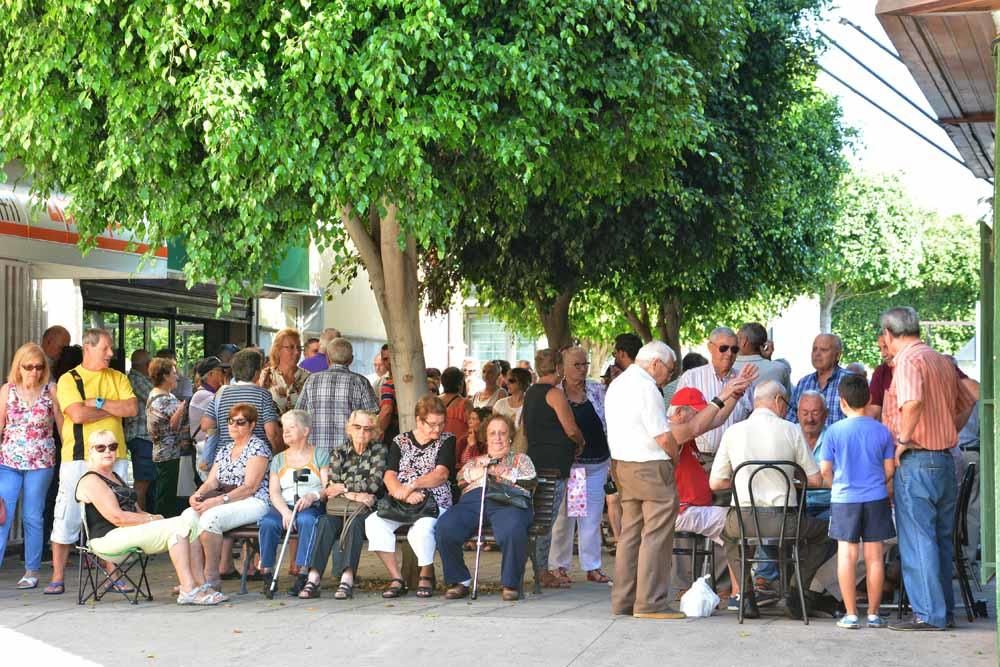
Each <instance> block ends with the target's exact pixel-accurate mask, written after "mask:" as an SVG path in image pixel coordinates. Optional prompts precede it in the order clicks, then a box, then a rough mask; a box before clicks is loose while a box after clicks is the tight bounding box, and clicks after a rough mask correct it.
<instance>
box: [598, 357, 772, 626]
mask: <svg viewBox="0 0 1000 667" xmlns="http://www.w3.org/2000/svg"><path fill="white" fill-rule="evenodd" d="M674 364H675V359H674V353H673V350H671V349H670V348H669V347H668V346H667V345H666V344H664V343H662V342H659V341H653V342H652V343H647V344H646V345H644V346H643V347H642V348H640V349H639V352H638V353H637V354H636V358H635V363H634V364H632V365H631V366H629V367H628V368H627V369H626V370H625V372H624V373H622V374H621V375H620V376H618V379H616V380H615V381H614V382H612V383H611V386H610V387H609V388H608V394H607V398H606V399H605V408H604V409H605V416H606V419H607V424H608V447H609V449H610V450H611V459H612V464H611V465H612V474H613V475H614V478H615V481H616V483H617V485H618V489H619V493H620V495H621V504H622V528H621V535H620V537H619V540H618V551H617V557H616V559H615V585H614V588H613V589H612V592H611V611H612V613H613V614H630V615H632V616H635V617H637V618H658V619H675V618H684V614H681V613H679V612H675V611H672V610H670V608H669V607H668V601H669V599H670V597H669V595H670V569H671V567H670V565H671V560H672V551H673V542H674V520H675V518H676V516H677V488H676V483H675V480H674V462H675V461H676V460H677V457H678V454H679V445H678V443H679V442H685V441H687V440H690V439H691V438H693V437H695V436H697V435H698V434H700V433H703V432H704V431H706V430H708V429H711V428H715V427H718V426H719V425H721V424H722V423H723V422H724V421H725V420H726V419H727V418H728V417H729V415H730V413H731V412H732V410H733V408H734V406H735V405H736V403H737V401H738V400H739V398H740V396H741V395H742V393H743V391H745V390H746V388H747V387H748V386H749V385H750V382H751V381H753V379H754V373H755V369H753V368H752V367H751V368H748V369H747V370H746V371H745V372H744V373H741V374H740V376H738V377H736V378H734V379H733V380H732V381H730V382H729V383H727V384H726V385H725V386H724V387H722V389H721V390H720V391H719V392H718V393H715V392H713V393H712V396H713V398H712V400H711V402H710V404H709V408H708V409H706V410H702V411H701V412H699V413H698V414H697V415H695V416H694V417H693V418H692V419H691V420H690V421H688V422H686V423H684V424H674V425H670V424H669V423H668V422H667V411H666V406H664V404H663V396H662V394H661V393H660V388H661V387H663V385H665V384H666V383H667V380H668V379H669V378H670V375H671V373H672V372H673V367H674Z"/></svg>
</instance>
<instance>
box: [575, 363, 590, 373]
mask: <svg viewBox="0 0 1000 667" xmlns="http://www.w3.org/2000/svg"><path fill="white" fill-rule="evenodd" d="M573 368H575V369H577V370H578V371H582V370H583V369H584V368H590V362H589V361H578V362H577V363H575V364H573Z"/></svg>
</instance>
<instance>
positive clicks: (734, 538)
mask: <svg viewBox="0 0 1000 667" xmlns="http://www.w3.org/2000/svg"><path fill="white" fill-rule="evenodd" d="M879 324H880V333H879V335H878V345H879V349H880V351H881V353H882V357H883V360H884V363H883V364H882V365H881V366H879V367H878V368H877V369H875V371H874V373H873V375H872V378H871V382H870V383H869V381H868V377H867V370H866V369H865V368H864V367H863V366H861V365H860V364H849V365H847V366H842V365H841V361H842V359H841V356H842V353H843V348H842V344H841V341H840V339H839V338H838V337H837V336H835V335H833V334H821V335H819V336H817V337H816V339H815V341H814V343H813V349H812V365H813V367H814V368H813V371H814V372H811V373H809V374H807V375H805V376H804V377H802V378H801V379H800V380H799V381H798V382H797V383H796V384H794V385H793V384H792V383H791V377H792V373H791V368H790V367H789V365H788V364H787V362H785V361H784V360H782V359H780V358H774V349H773V344H772V343H771V342H770V341H768V336H767V332H766V329H765V328H764V327H763V326H761V325H760V324H758V323H748V324H745V325H743V326H742V327H740V328H739V329H738V331H733V330H732V329H730V328H728V327H719V328H717V329H715V330H714V331H713V332H712V333H711V335H710V337H709V340H708V344H707V349H708V354H709V358H707V359H706V358H705V357H702V356H701V355H698V354H696V353H690V354H688V355H686V356H685V357H684V358H683V360H681V361H680V369H679V370H678V371H675V368H676V366H677V365H678V360H677V358H676V355H675V352H674V351H673V350H672V349H671V348H670V347H668V346H667V345H665V344H663V343H660V342H655V341H654V342H651V343H646V344H645V345H644V344H643V343H642V341H641V339H639V338H638V337H637V336H635V335H634V334H622V335H619V336H618V337H617V338H616V340H615V346H614V357H613V361H612V362H611V363H610V364H609V365H608V366H607V368H606V369H605V371H604V374H603V376H602V377H601V379H600V380H596V379H591V373H590V370H591V364H592V363H602V362H603V361H604V360H600V359H598V360H592V359H590V358H589V355H588V352H587V351H586V350H585V349H584V348H582V347H578V346H568V347H565V348H563V349H560V350H553V349H543V350H539V351H538V352H537V353H536V355H535V358H534V360H533V364H532V363H529V362H528V361H523V360H522V361H517V362H516V363H515V364H514V365H513V366H512V365H511V364H510V363H508V362H507V361H505V360H502V359H495V360H491V361H488V362H487V363H485V364H483V365H482V367H481V380H480V382H479V386H478V387H471V386H470V380H471V379H472V376H473V375H474V372H473V371H474V369H470V368H468V367H467V366H466V367H464V368H458V367H450V368H446V369H444V370H443V371H438V370H437V369H427V387H428V392H429V393H428V394H427V395H425V396H423V397H422V398H421V399H420V400H419V401H417V403H416V406H415V410H414V414H413V418H414V419H413V420H412V423H413V426H412V428H411V429H410V430H401V420H400V414H399V408H398V404H397V401H396V394H395V384H394V381H393V376H392V360H391V355H390V353H389V349H388V347H387V346H383V348H382V349H381V350H380V352H379V354H378V355H376V357H375V359H374V360H373V367H374V370H375V373H374V374H373V375H371V376H365V375H362V374H360V373H357V372H355V371H353V370H351V366H352V364H353V363H354V361H355V360H354V356H353V347H352V345H351V343H350V342H349V341H348V340H346V339H345V338H343V337H341V336H340V333H339V332H338V331H336V330H334V329H327V330H325V331H324V332H323V334H322V335H321V336H320V337H318V338H310V339H308V340H305V341H304V342H303V340H302V337H301V335H300V334H299V332H297V331H295V330H293V329H285V330H282V331H280V332H278V333H277V334H276V335H275V337H274V339H273V342H272V345H271V349H270V350H269V351H268V353H267V354H266V356H265V354H264V352H263V351H262V350H260V349H258V348H252V347H250V348H246V349H243V350H240V349H238V348H236V347H235V346H233V345H228V344H227V345H225V346H223V347H222V349H220V350H219V352H218V354H216V355H213V356H209V357H206V358H204V359H202V360H201V361H199V362H198V363H197V365H196V366H195V369H194V370H195V378H194V382H193V383H192V382H190V380H188V379H187V378H186V377H185V376H184V375H183V374H182V373H179V371H178V367H177V362H176V358H175V356H174V355H173V353H172V351H170V350H161V351H158V352H157V353H156V354H155V355H151V354H150V353H149V352H148V351H146V350H137V351H135V352H134V353H133V354H132V355H131V368H130V371H129V373H128V375H125V374H123V373H120V372H118V371H116V370H114V369H112V368H111V367H110V363H111V361H112V358H113V357H114V354H115V350H114V346H113V339H112V337H111V335H110V334H109V333H108V332H106V331H103V330H100V329H91V330H88V331H86V332H85V333H84V335H83V338H82V340H81V343H82V345H80V346H74V345H70V342H71V341H70V336H69V334H68V332H66V330H65V329H62V328H61V327H53V328H52V329H50V330H48V331H46V332H45V334H44V336H43V338H42V340H41V342H40V344H35V343H27V344H25V345H23V346H22V347H21V348H20V349H18V350H17V352H16V354H15V355H14V359H13V363H12V366H11V369H10V373H9V376H8V381H7V383H6V384H5V385H3V387H2V388H0V425H2V428H3V441H2V446H0V497H2V499H3V500H4V502H5V505H6V508H7V511H8V513H11V514H12V513H13V510H14V508H15V507H16V506H17V505H18V501H19V498H20V499H21V500H20V507H21V517H22V519H21V520H22V525H23V532H24V544H25V550H24V551H25V573H24V576H23V577H22V578H21V579H20V581H19V582H18V584H17V586H18V588H22V589H29V588H35V587H37V586H38V584H39V577H40V571H41V558H42V551H43V546H44V542H45V537H44V536H45V532H46V525H45V524H46V521H45V518H44V515H45V505H46V497H47V496H48V495H49V489H50V487H52V488H53V489H54V491H55V503H54V510H53V512H52V519H51V528H48V530H49V531H50V537H49V541H50V542H51V548H52V563H53V565H52V577H51V580H50V581H49V582H48V584H47V586H46V587H45V589H44V592H45V593H46V594H51V595H58V594H61V593H63V592H64V591H65V576H64V575H65V567H66V561H67V557H68V554H69V552H70V550H71V548H72V545H74V544H75V543H76V542H77V540H78V537H79V534H80V527H81V520H85V521H86V523H87V527H88V529H89V537H90V546H91V548H92V549H93V550H94V551H95V552H96V553H98V554H99V555H101V556H102V557H104V558H106V560H108V561H114V560H115V558H116V555H117V554H120V553H121V552H122V551H123V550H124V549H125V548H126V547H129V546H138V547H141V548H142V549H144V550H146V551H147V552H150V553H155V552H164V551H165V552H168V553H169V555H170V558H171V562H172V563H173V565H174V568H175V570H176V572H177V576H178V580H179V582H180V583H179V586H178V587H177V590H176V594H177V601H178V603H179V604H198V605H211V604H218V603H219V602H221V601H223V600H225V599H226V596H225V595H224V594H223V593H222V591H221V588H222V583H221V582H222V580H223V579H226V578H230V577H233V576H235V568H234V566H233V561H232V552H233V549H232V545H231V544H230V543H228V542H227V540H226V538H225V534H226V532H227V531H230V530H232V529H234V528H237V527H240V526H244V525H247V524H257V525H258V526H259V541H260V558H259V564H257V565H256V567H257V568H258V569H259V574H258V575H257V577H258V578H261V579H264V578H267V579H270V575H271V574H272V572H273V570H274V568H275V567H276V555H277V553H276V552H277V551H278V549H279V545H280V544H281V542H282V537H283V536H284V535H285V533H286V531H288V530H289V529H290V527H292V526H294V528H295V531H296V533H297V546H296V548H295V550H294V553H293V554H291V558H292V560H293V562H294V566H295V567H296V569H297V571H298V572H299V574H298V576H297V577H296V578H295V581H294V583H293V584H292V586H291V587H290V589H289V590H288V593H289V594H290V595H293V596H297V597H300V598H304V599H309V598H316V597H319V596H320V595H321V592H322V590H323V588H322V579H323V575H324V572H325V571H326V568H327V565H328V563H329V562H330V560H331V558H332V568H333V577H334V578H335V579H336V583H335V585H333V586H332V587H331V588H333V597H334V598H335V599H347V598H351V597H353V593H354V585H355V581H356V578H357V576H358V567H359V562H360V555H361V551H362V549H363V547H364V543H365V541H367V543H368V549H369V550H370V551H371V552H374V553H375V554H377V556H378V558H379V560H380V561H381V562H382V564H383V565H384V567H385V571H386V574H387V575H388V584H387V585H386V586H385V588H384V590H383V591H382V596H383V597H385V598H396V597H399V596H401V595H404V594H406V593H408V587H407V582H406V581H405V580H404V578H403V576H402V572H401V568H400V562H399V554H398V549H397V529H398V528H399V527H400V526H408V527H409V528H408V531H407V532H406V537H405V539H406V540H407V541H408V543H409V545H410V547H411V548H412V550H413V553H414V554H415V556H416V562H417V565H418V566H419V568H420V573H419V581H418V585H417V587H416V590H415V591H414V594H415V595H416V596H418V597H430V596H432V595H434V594H435V591H436V590H437V583H438V582H437V580H436V575H435V568H434V559H435V554H438V555H439V556H440V558H441V561H442V574H443V576H444V582H443V583H444V591H445V592H444V597H445V598H447V599H459V598H463V597H465V596H467V595H468V594H469V592H470V585H471V579H472V577H471V574H470V572H469V569H468V567H467V565H466V563H465V553H464V552H465V550H466V549H467V548H468V546H469V540H470V538H471V537H473V536H475V535H476V532H477V529H478V526H479V518H480V511H481V510H480V508H482V511H483V513H484V516H485V521H486V522H487V523H488V525H489V526H490V527H491V529H492V539H493V540H495V547H496V548H498V549H499V550H500V552H501V558H502V565H501V582H500V583H501V586H502V591H501V595H502V597H503V599H504V600H510V601H513V600H517V599H518V597H519V591H520V588H521V582H522V579H523V577H524V572H525V568H526V562H527V560H528V557H529V554H528V547H529V540H528V533H529V527H530V525H531V522H532V518H533V517H532V503H531V501H530V498H531V490H532V488H533V487H534V484H535V482H536V480H537V478H538V476H539V475H541V474H544V475H545V476H546V477H548V478H550V479H552V480H553V482H554V502H555V506H556V507H557V508H558V511H557V513H556V518H555V521H554V523H553V526H552V530H551V531H550V532H548V533H545V534H543V535H540V536H539V537H538V539H537V540H536V541H535V553H534V554H533V559H532V560H533V562H534V563H536V564H537V569H538V572H536V577H537V578H538V579H539V581H540V583H541V585H542V586H544V587H546V588H566V587H569V586H571V585H574V581H579V580H580V579H582V580H583V581H584V582H587V583H589V584H600V585H604V586H605V587H607V586H609V585H610V586H611V591H612V593H611V602H612V612H613V613H614V614H628V615H632V616H635V617H638V618H658V619H670V618H680V617H682V616H683V614H681V613H680V612H676V611H674V610H673V608H672V606H671V602H672V601H673V599H674V593H676V585H677V581H676V580H677V579H678V577H675V578H674V580H673V581H672V576H671V574H672V568H671V561H672V550H673V549H672V547H673V538H674V532H675V531H683V532H686V533H696V534H700V535H703V536H705V537H707V538H709V539H711V540H713V541H714V542H715V543H716V544H717V545H719V547H720V550H721V555H722V556H724V557H722V558H720V559H719V560H720V561H721V562H720V568H719V570H720V571H721V572H725V571H727V570H728V573H729V577H728V578H729V581H730V584H729V592H728V594H727V593H723V595H724V596H725V597H726V599H727V607H728V608H729V609H733V610H739V609H741V608H742V613H743V616H744V617H749V618H755V617H757V616H759V613H760V612H759V607H761V606H767V605H771V604H776V603H778V602H779V601H780V594H779V590H778V589H779V588H780V586H779V584H778V582H779V580H783V579H784V578H783V577H781V576H780V575H781V573H780V571H779V569H778V566H777V562H759V563H757V565H756V568H755V571H754V572H753V573H752V575H751V574H750V570H751V568H744V567H741V563H740V558H741V551H740V549H739V545H738V542H739V538H740V518H741V513H742V516H744V517H745V516H747V514H746V512H747V511H748V506H749V503H750V498H751V494H750V493H749V491H750V488H749V482H748V480H749V470H747V468H743V469H742V472H741V473H740V474H736V471H737V469H738V468H739V466H740V464H742V463H743V462H745V461H751V460H762V459H763V460H780V461H792V462H794V463H795V464H797V466H798V467H799V468H801V471H802V473H803V474H804V475H805V480H804V482H805V486H806V487H808V489H807V490H805V493H806V512H807V515H806V518H805V519H804V521H803V523H802V525H801V527H800V529H801V536H802V540H803V543H802V547H801V549H800V554H801V559H802V586H803V587H809V590H808V591H803V592H801V593H800V592H799V591H798V590H797V586H798V582H793V583H792V584H791V586H790V587H789V589H788V590H782V591H780V592H781V593H784V596H785V599H784V604H785V609H786V613H787V614H788V615H790V616H792V617H798V618H801V617H802V616H803V615H806V614H811V613H815V612H817V611H823V610H825V611H831V610H839V611H840V612H842V616H841V618H840V620H839V621H838V624H839V625H841V626H842V627H845V628H856V627H859V626H860V625H861V621H860V618H859V615H858V605H857V600H856V598H857V595H856V586H857V584H858V581H859V577H863V578H865V580H866V582H867V604H868V608H867V612H868V614H867V619H866V624H867V625H868V626H870V627H882V626H883V625H884V624H885V623H884V621H883V620H882V619H881V617H880V616H879V615H878V607H879V601H880V597H881V595H882V589H883V580H884V578H885V572H884V567H883V561H884V554H883V548H884V547H883V545H884V543H885V542H886V541H888V540H893V539H894V538H895V536H896V535H897V534H898V550H899V552H900V556H901V562H902V569H903V573H904V578H905V581H906V585H907V590H908V593H909V597H910V603H911V606H912V608H913V612H914V615H913V620H912V621H908V622H907V623H902V624H897V625H896V626H895V628H896V629H906V630H926V629H940V628H943V627H945V626H946V625H948V624H950V623H953V608H954V599H953V595H952V589H951V583H950V581H951V531H952V520H953V516H954V506H955V496H956V475H957V474H959V473H960V472H961V470H962V468H963V464H964V463H967V462H969V461H974V460H975V458H976V457H977V456H978V419H977V418H976V410H975V405H976V401H977V399H978V385H977V384H976V383H975V382H974V381H973V380H971V379H969V378H968V377H966V376H965V375H964V373H962V372H961V371H960V370H959V369H958V368H957V366H956V365H955V364H954V362H953V360H951V359H950V358H948V357H945V356H943V355H941V354H938V353H937V352H934V351H933V350H931V349H930V348H929V347H928V346H927V345H926V344H924V343H923V342H921V340H920V327H919V321H918V319H917V315H916V313H915V312H914V311H913V310H912V309H909V308H895V309H891V310H889V311H887V312H886V313H883V314H882V317H881V320H880V323H879ZM859 366H860V367H859ZM410 421H411V420H408V419H404V420H402V423H407V422H410ZM973 431H974V432H973ZM957 444H960V445H961V447H960V448H956V445H957ZM129 459H130V460H131V476H132V480H133V485H132V486H131V487H130V486H129V485H128V484H126V482H125V480H126V479H128V472H129ZM785 474H791V471H790V470H788V471H784V472H783V471H781V470H780V469H772V470H763V471H760V473H759V474H756V475H755V477H754V482H753V492H754V493H753V498H754V503H755V504H756V505H757V506H758V507H765V508H773V509H781V508H782V507H783V506H784V505H785V504H786V503H788V502H795V498H791V500H789V498H788V496H787V494H786V493H785V492H784V488H785V487H784V483H785V482H784V480H785ZM484 495H485V498H484ZM792 495H793V496H794V495H795V494H794V493H793V494H792ZM81 503H82V506H83V507H85V510H84V515H83V516H81V515H80V509H79V508H80V507H81ZM605 513H606V516H607V523H608V524H609V525H610V529H611V532H612V533H613V536H614V538H615V544H616V550H617V551H616V559H615V571H614V573H613V575H614V576H611V574H609V573H607V572H605V571H604V569H603V563H602V554H603V552H604V550H603V548H602V547H603V535H602V522H603V520H604V517H605ZM766 516H767V517H768V518H767V520H765V521H764V522H763V523H754V522H744V523H745V529H747V527H749V526H752V527H753V529H754V530H756V529H757V528H758V527H759V528H760V530H762V531H765V532H777V531H780V530H781V523H782V522H783V521H784V520H785V519H783V517H784V516H785V513H784V512H772V513H770V514H767V515H766ZM11 523H12V522H11V521H10V520H8V521H7V522H6V523H4V524H3V525H2V526H0V564H2V557H3V551H4V547H5V545H6V541H7V537H8V533H9V530H10V526H11ZM861 543H863V548H862V547H861V546H859V544H861ZM575 546H577V547H578V548H577V549H576V553H577V554H578V565H579V571H580V574H581V575H582V576H581V577H578V578H577V579H576V580H575V579H574V577H573V576H572V572H573V555H574V547H575ZM759 551H760V553H758V556H766V557H770V558H773V559H774V561H777V558H776V556H777V554H775V553H774V551H775V549H773V548H765V547H761V548H760V549H759ZM834 557H835V558H836V567H833V568H828V569H832V570H833V572H834V574H833V576H832V577H831V576H826V577H825V578H824V576H822V575H821V573H820V572H821V570H822V569H823V566H824V564H826V563H827V561H829V560H831V558H834ZM859 559H860V561H861V563H863V565H862V566H861V569H859V566H858V563H859ZM758 560H759V559H758ZM927 563H940V567H927ZM678 570H679V568H678ZM859 572H860V575H859ZM745 573H746V574H745ZM677 574H678V575H679V572H678V573H677ZM679 579H680V580H681V581H682V584H681V585H684V584H683V577H679ZM687 583H690V582H687ZM115 586H123V587H124V586H127V583H126V582H116V583H115ZM831 600H833V602H831ZM803 601H804V605H803ZM841 605H842V606H841Z"/></svg>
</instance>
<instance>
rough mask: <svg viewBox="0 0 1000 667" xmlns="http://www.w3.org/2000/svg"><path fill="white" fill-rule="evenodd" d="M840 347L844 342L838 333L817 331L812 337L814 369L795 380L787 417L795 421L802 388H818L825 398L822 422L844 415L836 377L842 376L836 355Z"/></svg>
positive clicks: (830, 421) (816, 389) (828, 423)
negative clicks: (813, 337)
mask: <svg viewBox="0 0 1000 667" xmlns="http://www.w3.org/2000/svg"><path fill="white" fill-rule="evenodd" d="M843 351H844V344H843V343H841V341H840V336H836V335H834V334H820V335H818V336H816V338H815V339H814V340H813V347H812V365H813V368H815V369H816V372H815V373H810V374H809V375H806V376H805V377H804V378H802V379H801V380H799V383H798V384H797V385H795V391H793V392H792V399H791V401H790V402H789V406H788V408H789V409H788V421H790V422H798V419H799V416H798V411H797V410H798V405H799V397H800V396H802V393H803V392H805V391H810V390H811V391H818V392H819V393H820V395H822V396H823V400H824V401H825V402H826V411H827V413H826V425H827V426H829V425H830V424H832V423H834V422H838V421H840V420H841V419H843V418H844V411H843V410H841V409H840V394H839V393H837V390H838V389H839V388H840V378H842V377H844V372H845V371H844V369H843V368H841V367H840V355H841V353H842V352H843Z"/></svg>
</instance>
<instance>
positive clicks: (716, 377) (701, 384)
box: [677, 327, 753, 472]
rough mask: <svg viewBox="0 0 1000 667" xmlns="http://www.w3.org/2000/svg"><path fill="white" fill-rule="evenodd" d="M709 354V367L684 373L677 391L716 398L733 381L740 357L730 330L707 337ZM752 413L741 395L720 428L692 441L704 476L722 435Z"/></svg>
mask: <svg viewBox="0 0 1000 667" xmlns="http://www.w3.org/2000/svg"><path fill="white" fill-rule="evenodd" d="M708 353H709V355H710V357H711V359H710V363H708V364H707V365H705V366H699V367H697V368H692V369H691V370H688V371H685V372H684V374H683V375H681V379H680V382H678V383H677V391H680V390H681V389H683V388H685V387H693V388H695V389H697V390H698V391H700V392H701V393H702V395H703V396H718V395H719V394H720V393H721V392H722V388H723V387H724V386H725V385H726V383H727V382H728V381H730V380H732V379H733V378H735V377H736V375H737V371H736V369H734V368H733V364H734V363H735V362H736V356H737V355H738V354H739V353H740V346H739V343H738V342H737V339H736V333H735V332H734V331H733V330H732V329H730V328H729V327H718V328H716V329H715V330H713V331H712V333H711V334H710V335H709V337H708ZM752 411H753V405H752V404H751V402H750V398H749V396H748V395H746V394H744V395H743V396H742V397H741V398H740V399H739V402H738V403H737V404H736V407H734V408H733V411H732V412H731V413H730V414H729V417H728V418H727V419H726V421H725V422H724V423H723V424H722V426H719V427H718V428H714V429H712V430H710V431H708V432H706V433H703V434H701V435H699V436H698V437H697V438H695V443H696V444H697V445H698V451H699V452H701V458H702V463H703V465H704V466H705V470H706V472H707V471H709V470H711V469H712V461H713V459H714V458H715V452H716V450H718V449H719V442H720V441H721V440H722V434H723V433H725V432H726V429H728V428H729V427H730V426H732V425H733V424H735V423H737V422H741V421H743V420H744V419H746V418H747V415H749V414H750V413H751V412H752Z"/></svg>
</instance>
